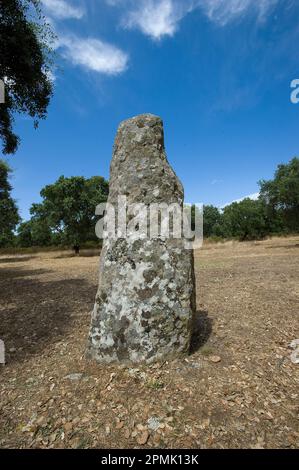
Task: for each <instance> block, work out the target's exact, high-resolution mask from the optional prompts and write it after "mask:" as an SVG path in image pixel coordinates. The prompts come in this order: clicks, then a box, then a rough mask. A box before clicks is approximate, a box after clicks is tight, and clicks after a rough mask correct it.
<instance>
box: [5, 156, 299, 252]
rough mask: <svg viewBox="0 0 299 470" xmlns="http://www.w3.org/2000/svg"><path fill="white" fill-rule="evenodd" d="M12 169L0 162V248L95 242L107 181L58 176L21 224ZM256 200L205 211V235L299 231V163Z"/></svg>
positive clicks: (283, 169) (249, 236) (244, 236)
mask: <svg viewBox="0 0 299 470" xmlns="http://www.w3.org/2000/svg"><path fill="white" fill-rule="evenodd" d="M10 175H11V169H10V167H9V166H8V164H7V163H6V162H4V161H3V160H0V248H3V247H36V246H37V247H50V246H75V245H78V246H80V245H83V244H86V243H92V242H96V241H97V238H96V235H95V225H96V215H95V207H96V206H97V205H98V204H100V203H102V202H106V201H107V198H108V192H109V183H108V181H106V180H105V179H104V178H103V177H101V176H94V177H92V178H84V177H83V176H75V177H71V178H65V177H64V176H61V177H60V178H59V179H58V180H57V181H56V182H55V183H54V184H50V185H47V186H45V187H44V188H43V189H42V190H41V193H40V195H41V199H42V201H41V202H40V203H37V204H32V206H31V209H30V215H31V218H30V220H28V221H25V222H22V221H21V218H20V215H19V211H18V208H17V204H16V201H14V199H13V198H12V196H11V191H12V186H11V183H10ZM259 187H260V195H259V198H258V199H257V200H252V199H249V198H246V199H244V200H242V201H241V202H233V203H232V204H229V205H227V206H225V207H224V208H223V209H219V208H217V207H215V206H212V205H206V206H204V209H203V217H204V226H203V231H204V237H205V238H216V239H237V240H240V241H244V240H258V239H262V238H265V237H266V236H269V235H275V234H276V235H279V234H290V233H298V232H299V159H298V158H297V157H295V158H293V159H292V160H291V161H290V162H289V163H287V164H281V165H278V168H277V170H276V172H275V175H274V177H273V179H272V180H269V181H265V180H262V181H260V182H259Z"/></svg>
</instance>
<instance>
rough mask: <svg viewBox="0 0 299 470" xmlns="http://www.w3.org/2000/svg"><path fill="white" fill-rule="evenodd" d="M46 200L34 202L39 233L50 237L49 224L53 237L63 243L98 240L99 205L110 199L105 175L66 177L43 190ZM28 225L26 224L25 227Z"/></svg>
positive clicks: (33, 213) (35, 219) (33, 206)
mask: <svg viewBox="0 0 299 470" xmlns="http://www.w3.org/2000/svg"><path fill="white" fill-rule="evenodd" d="M41 196H42V198H43V201H42V202H41V203H40V204H33V205H32V208H31V210H30V212H31V214H32V219H31V224H32V225H31V226H30V232H31V236H32V233H33V232H32V228H33V227H35V228H36V227H39V229H40V230H39V232H38V233H39V235H41V236H44V237H45V239H46V240H47V233H46V231H45V230H43V229H42V227H41V224H43V227H44V228H45V227H48V228H49V229H50V232H51V241H52V243H53V242H54V243H55V244H57V243H59V244H62V245H75V244H78V245H81V244H82V243H84V242H86V241H92V240H97V239H96V235H95V225H96V216H95V208H96V206H97V205H98V204H100V203H102V202H106V201H107V197H108V182H107V181H105V179H104V178H102V177H101V176H94V177H92V178H89V179H85V178H84V177H80V176H77V177H71V178H65V177H64V176H61V177H60V178H59V179H58V180H57V181H56V183H54V184H51V185H48V186H46V187H45V188H43V189H42V191H41ZM25 228H26V227H25Z"/></svg>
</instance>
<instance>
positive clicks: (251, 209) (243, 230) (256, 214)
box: [218, 198, 269, 241]
mask: <svg viewBox="0 0 299 470" xmlns="http://www.w3.org/2000/svg"><path fill="white" fill-rule="evenodd" d="M218 229H219V228H218ZM220 230H221V231H222V235H223V236H224V237H225V238H238V239H239V240H240V241H244V240H257V239H260V238H264V237H265V236H266V235H267V234H268V232H269V230H268V224H267V217H266V206H265V204H264V203H263V202H262V201H253V200H252V199H249V198H246V199H244V200H243V201H241V202H234V203H232V204H230V205H229V206H226V207H225V208H224V210H223V214H222V219H221V228H220Z"/></svg>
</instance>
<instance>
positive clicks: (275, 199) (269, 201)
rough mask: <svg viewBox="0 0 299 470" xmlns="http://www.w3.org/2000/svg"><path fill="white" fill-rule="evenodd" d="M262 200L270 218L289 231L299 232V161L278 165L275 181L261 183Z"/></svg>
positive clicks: (294, 160)
mask: <svg viewBox="0 0 299 470" xmlns="http://www.w3.org/2000/svg"><path fill="white" fill-rule="evenodd" d="M259 184H260V188H261V189H260V199H261V200H262V201H263V202H264V203H265V204H266V205H267V208H268V215H269V218H271V219H273V220H274V219H275V223H276V225H277V224H278V225H279V224H280V225H281V223H282V224H283V226H284V227H285V228H286V229H287V230H288V231H296V232H298V231H299V159H298V158H297V157H295V158H293V159H292V160H291V161H290V162H289V163H287V164H283V165H278V168H277V170H276V172H275V175H274V179H273V180H270V181H264V180H262V181H260V182H259Z"/></svg>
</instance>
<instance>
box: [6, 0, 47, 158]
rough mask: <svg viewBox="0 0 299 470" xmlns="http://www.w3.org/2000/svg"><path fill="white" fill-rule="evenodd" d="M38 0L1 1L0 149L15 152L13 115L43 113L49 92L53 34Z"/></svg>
mask: <svg viewBox="0 0 299 470" xmlns="http://www.w3.org/2000/svg"><path fill="white" fill-rule="evenodd" d="M39 3H40V2H39V0H5V1H1V2H0V78H1V79H2V80H3V81H4V84H5V103H2V104H1V105H0V139H1V140H2V143H3V153H4V154H11V153H15V152H16V150H17V148H18V145H19V141H20V139H19V137H18V136H17V135H16V134H15V132H14V116H15V114H16V113H24V114H27V115H28V116H30V117H31V118H33V119H34V126H35V127H37V125H38V121H39V119H43V118H45V117H46V114H47V108H48V105H49V102H50V98H51V96H52V88H53V84H52V82H51V79H50V72H51V65H52V59H53V57H52V49H51V44H52V42H53V40H54V35H53V33H52V32H51V29H50V27H49V25H48V23H47V21H46V18H45V17H44V16H43V15H42V13H41V10H40V7H39Z"/></svg>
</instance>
